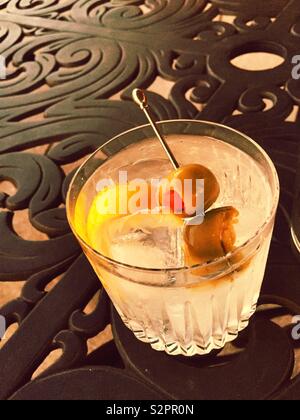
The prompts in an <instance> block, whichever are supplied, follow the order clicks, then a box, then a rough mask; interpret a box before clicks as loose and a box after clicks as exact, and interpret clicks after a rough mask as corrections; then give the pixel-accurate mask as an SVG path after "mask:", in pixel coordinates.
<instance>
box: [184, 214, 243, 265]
mask: <svg viewBox="0 0 300 420" xmlns="http://www.w3.org/2000/svg"><path fill="white" fill-rule="evenodd" d="M238 215H239V212H238V211H237V210H236V209H235V208H234V207H221V208H218V209H214V210H211V211H209V212H207V213H206V214H205V217H204V220H203V223H202V224H199V225H189V224H187V225H186V227H185V232H184V240H185V244H186V247H187V255H188V256H189V257H190V261H192V262H193V263H194V264H201V263H205V262H208V261H212V260H214V259H216V258H219V257H223V256H225V255H226V254H227V253H228V252H230V251H232V250H233V249H234V244H235V240H236V234H235V230H234V224H235V223H236V222H237V217H238Z"/></svg>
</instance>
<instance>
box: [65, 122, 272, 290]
mask: <svg viewBox="0 0 300 420" xmlns="http://www.w3.org/2000/svg"><path fill="white" fill-rule="evenodd" d="M175 122H178V123H180V122H182V123H193V124H194V123H196V124H198V123H200V124H204V125H207V126H214V127H218V128H221V129H225V130H226V131H231V132H233V133H235V134H237V135H239V136H242V137H243V138H244V139H245V140H247V141H248V142H249V143H251V144H252V145H253V146H254V147H255V148H256V149H257V150H258V151H259V152H260V153H261V155H262V156H263V157H264V159H265V160H266V162H267V164H268V165H269V167H270V168H271V170H272V176H273V180H274V184H275V194H274V195H273V199H272V203H273V204H272V207H271V210H270V212H269V215H268V216H267V217H266V218H265V221H264V222H263V223H262V224H261V225H260V227H259V229H258V230H257V231H256V233H255V234H254V235H253V236H251V237H250V238H249V239H248V240H247V241H245V242H244V243H243V244H241V245H239V246H238V247H237V248H235V249H234V250H233V251H231V252H229V253H227V254H226V255H224V256H222V257H219V258H215V259H214V260H212V261H209V262H206V263H199V264H194V265H190V266H182V267H174V268H147V267H141V266H134V265H131V264H126V263H123V262H121V261H117V260H114V259H113V258H110V257H108V256H106V255H104V254H102V253H101V252H99V251H97V250H96V249H94V248H93V247H92V246H91V245H89V244H88V243H87V242H86V241H85V240H84V239H83V238H82V237H81V236H80V235H79V234H78V233H77V232H76V229H75V228H74V226H73V223H72V220H71V217H70V214H69V208H70V206H69V202H70V193H71V189H72V186H73V184H74V182H75V181H76V178H77V176H78V174H79V173H80V171H81V170H82V169H83V167H84V166H85V165H86V164H87V163H88V162H89V161H90V160H91V159H93V157H94V156H95V155H96V154H97V153H99V151H101V150H102V149H103V148H104V147H105V146H107V145H108V144H109V143H111V142H113V141H115V140H117V139H118V138H119V137H121V136H124V135H126V134H129V133H131V132H133V131H137V130H141V129H144V128H148V127H151V125H150V124H143V125H139V126H137V127H133V128H130V129H128V130H125V131H122V132H121V133H119V134H117V135H115V136H114V137H112V138H111V139H109V140H108V141H106V142H105V143H104V144H103V145H102V146H100V147H99V148H97V150H95V151H94V152H93V153H92V154H91V155H90V156H89V157H87V159H86V160H85V161H84V162H83V163H82V164H81V165H80V166H79V168H78V169H77V171H76V172H75V174H74V175H73V177H72V179H71V182H70V184H69V187H68V192H67V196H66V213H67V219H68V222H69V225H70V227H71V229H72V231H73V233H74V235H75V236H76V238H77V239H78V241H79V242H82V243H83V244H84V246H85V247H87V248H88V250H89V251H91V252H92V253H93V254H95V256H96V257H98V258H100V259H102V260H104V261H106V262H107V263H109V264H113V265H115V266H118V267H121V268H125V269H130V270H134V271H138V272H148V273H149V272H150V273H151V272H153V273H166V272H171V273H178V272H184V271H192V270H196V269H200V268H208V267H214V266H215V265H217V264H219V263H222V262H226V261H227V260H229V259H230V258H232V257H234V256H235V255H237V254H238V253H239V252H241V251H242V250H243V249H245V248H246V247H248V246H250V245H251V244H252V243H253V242H254V241H255V240H256V239H257V237H258V236H259V235H261V234H262V233H263V232H264V231H265V230H266V229H267V228H268V226H269V225H270V223H271V221H272V220H273V217H274V216H275V214H276V210H277V206H278V202H279V195H280V183H279V178H278V174H277V170H276V168H275V165H274V163H273V161H272V159H271V158H270V156H269V155H268V154H267V152H266V151H265V150H264V149H263V147H261V146H260V145H259V144H258V143H257V142H256V141H254V140H253V139H252V138H251V137H250V136H248V135H247V134H244V133H242V132H240V131H239V130H236V129H235V128H232V127H229V126H226V125H224V124H220V123H215V122H212V121H205V120H193V119H183V118H178V119H171V120H162V121H158V122H157V124H158V125H162V124H168V123H175ZM179 134H180V133H179ZM208 137H209V136H208ZM215 139H216V140H220V141H224V142H226V141H225V140H222V139H220V138H215ZM144 140H145V139H144ZM226 143H228V142H226ZM228 144H229V143H228ZM125 147H127V146H124V148H125ZM233 147H236V148H238V147H237V146H233ZM239 150H241V149H239ZM245 153H246V152H245ZM243 260H244V259H243ZM233 268H234V267H233ZM226 271H227V270H226ZM200 277H201V276H200ZM215 277H216V276H214V277H212V279H211V280H213V279H214V278H215ZM129 281H133V280H129ZM136 283H139V282H136Z"/></svg>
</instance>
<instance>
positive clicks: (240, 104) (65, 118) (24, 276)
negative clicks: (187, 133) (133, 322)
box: [0, 0, 300, 399]
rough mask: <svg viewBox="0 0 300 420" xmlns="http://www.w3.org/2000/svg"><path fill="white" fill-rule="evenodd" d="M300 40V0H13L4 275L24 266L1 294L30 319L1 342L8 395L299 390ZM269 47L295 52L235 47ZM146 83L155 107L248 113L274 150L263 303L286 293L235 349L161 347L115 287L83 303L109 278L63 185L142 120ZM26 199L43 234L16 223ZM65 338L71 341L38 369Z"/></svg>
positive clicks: (259, 394)
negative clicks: (276, 199)
mask: <svg viewBox="0 0 300 420" xmlns="http://www.w3.org/2000/svg"><path fill="white" fill-rule="evenodd" d="M220 15H222V16H226V15H230V16H231V19H220ZM229 22H230V23H229ZM299 41H300V2H299V0H290V1H289V0H265V1H260V0H253V1H251V2H249V1H248V0H235V1H227V0H210V1H208V0H147V1H139V0H135V1H134V0H132V1H130V0H128V1H127V0H111V2H106V1H105V0H65V1H58V0H42V1H34V0H32V1H31V0H10V1H8V0H0V54H1V57H2V62H3V58H4V61H5V62H6V78H5V79H2V80H0V181H3V180H9V181H12V182H13V184H14V185H15V186H16V193H15V194H12V195H11V196H9V195H8V194H6V193H5V192H4V190H2V189H1V185H2V184H1V183H0V206H1V211H0V235H1V241H0V280H1V290H5V288H6V282H7V281H25V283H24V287H23V290H22V293H21V296H20V297H18V298H16V299H15V300H13V301H10V302H8V303H7V304H5V306H3V307H2V309H1V314H2V315H3V316H4V317H5V319H6V321H7V325H8V326H9V325H10V324H13V323H16V322H17V323H18V324H19V328H18V330H17V331H16V332H15V333H14V334H13V336H12V337H11V338H10V339H9V340H7V341H6V342H5V345H4V346H3V347H2V348H1V350H0V398H2V399H6V398H11V397H13V398H16V399H19V398H23V399H24V398H50V399H51V398H70V399H77V398H100V399H115V398H116V399H130V398H131V399H155V398H171V399H245V398H248V399H263V398H268V399H274V398H276V399H290V398H294V399H299V398H300V375H296V376H295V375H294V377H293V378H292V372H293V367H294V361H295V358H294V355H295V351H296V350H297V347H299V344H300V340H298V341H297V340H293V339H292V337H291V329H292V328H293V325H292V324H289V325H286V326H285V327H280V326H279V325H278V324H276V323H274V322H271V321H270V319H273V318H274V317H276V316H278V315H284V314H286V315H288V314H290V315H295V314H300V264H299V262H298V260H297V259H296V258H295V257H294V255H293V253H292V251H291V248H290V232H289V214H290V211H291V206H292V201H293V185H294V179H295V172H296V162H297V160H296V159H297V153H298V144H299V136H300V118H299V113H298V112H297V110H298V105H299V104H300V81H297V80H295V79H293V78H292V69H293V64H292V58H293V57H294V56H296V55H299V54H300V42H299ZM258 51H262V52H269V53H273V54H276V55H278V56H280V57H282V58H283V60H282V61H283V62H282V64H279V65H278V66H277V67H275V68H272V69H265V70H260V71H249V70H244V69H241V68H239V67H237V66H236V65H234V64H233V63H232V60H233V59H234V58H235V57H238V56H240V55H242V54H244V53H252V52H258ZM157 80H160V81H161V82H164V81H168V84H167V86H168V87H169V92H168V96H167V98H165V97H163V96H162V95H160V94H159V93H157V92H155V89H154V86H155V83H156V82H157ZM169 82H170V83H169ZM133 87H141V88H148V89H149V90H150V91H151V92H152V93H151V94H150V101H151V106H152V108H153V109H154V111H155V113H156V117H157V118H159V119H171V118H193V119H202V120H213V121H218V122H223V123H225V124H228V125H230V126H233V127H236V128H238V129H239V130H241V131H243V132H245V133H247V134H250V135H251V136H252V137H253V138H254V139H255V140H256V141H258V142H259V143H260V144H261V145H263V147H264V148H265V149H266V150H267V152H268V153H269V154H270V156H271V157H272V158H273V160H274V162H275V164H276V166H277V169H278V172H279V176H280V180H281V188H282V192H281V205H280V209H279V212H278V217H277V223H276V227H275V235H274V240H273V243H272V248H271V254H270V257H269V261H268V266H267V272H266V277H265V281H264V285H263V290H262V295H261V303H269V304H277V305H280V306H279V307H278V308H275V309H269V310H267V309H266V308H264V310H260V311H259V312H258V313H257V314H256V315H255V317H254V319H253V321H252V323H251V326H250V327H249V328H248V329H247V331H246V332H245V333H244V334H242V335H241V337H240V338H239V340H238V341H237V342H236V343H235V348H236V349H239V351H236V352H235V353H234V354H231V355H228V354H227V355H223V356H222V355H212V356H211V357H207V358H191V359H187V358H179V357H170V356H167V355H165V354H162V353H159V352H155V351H153V350H151V349H150V347H148V346H147V345H144V344H142V343H140V342H138V341H137V340H136V339H135V338H134V337H133V335H132V334H131V332H130V331H129V330H127V329H126V328H125V327H123V325H122V323H121V322H120V320H119V319H118V317H117V316H116V314H115V313H114V312H113V311H111V309H110V303H109V301H108V298H107V296H106V295H105V293H104V292H103V291H100V294H99V298H98V303H97V305H96V307H95V308H94V310H93V311H92V312H91V313H89V314H85V312H84V309H85V307H86V305H87V304H88V302H89V301H90V300H91V299H92V297H93V296H94V295H95V293H96V292H97V291H98V290H99V287H100V284H99V281H98V280H97V279H96V276H95V275H94V273H93V272H92V269H91V268H90V266H89V264H88V263H87V261H86V259H85V257H84V256H83V255H82V254H81V251H80V249H79V246H78V244H77V242H76V240H75V239H74V237H73V236H72V234H71V233H70V229H69V227H68V223H67V221H66V216H65V208H64V202H65V195H66V190H67V187H68V183H69V181H70V178H71V176H72V173H73V171H74V168H76V167H77V166H78V164H79V161H80V160H81V159H82V158H84V157H85V156H86V155H87V154H88V153H89V152H91V151H93V150H95V149H96V148H97V147H99V146H100V145H101V144H102V143H103V142H105V141H106V140H107V139H109V138H110V137H112V136H113V135H115V134H117V133H119V132H121V131H123V130H125V129H128V128H131V127H133V126H136V125H138V124H142V123H144V122H145V120H144V117H143V115H142V113H141V112H140V111H139V110H138V109H137V107H136V106H135V105H134V104H133V103H132V102H131V100H130V93H131V90H132V88H133ZM266 100H268V101H266ZM266 103H269V106H266ZM293 111H294V112H293ZM291 115H295V118H292V117H291ZM38 146H40V147H39V148H38V149H37V147H38ZM32 148H35V149H34V150H32ZM37 150H41V151H42V152H41V153H37ZM70 168H72V171H71V172H70ZM1 191H2V192H1ZM24 209H28V211H26V215H28V219H29V221H30V224H31V225H32V227H33V228H34V229H35V230H37V231H38V232H40V233H41V236H42V237H43V238H44V236H45V235H46V236H45V239H43V240H39V241H36V240H30V239H28V238H22V237H21V236H20V235H18V234H17V233H16V232H15V230H14V224H15V220H16V219H17V217H18V214H19V213H20V212H21V211H22V210H24ZM57 278H58V279H59V280H57V284H56V285H55V286H54V287H52V288H51V290H50V291H49V292H46V291H45V289H46V288H47V285H49V284H50V283H51V282H52V281H53V279H57ZM286 319H288V318H286ZM110 323H112V325H113V334H114V341H110V342H109V343H107V344H105V345H103V346H101V347H100V348H97V349H96V350H94V351H93V352H92V353H91V354H89V355H87V340H88V339H90V338H91V337H94V336H96V335H97V334H98V333H99V332H101V331H103V330H104V329H105V327H106V326H107V325H108V324H110ZM57 348H61V349H62V350H63V354H62V356H61V357H60V358H59V359H58V360H57V361H56V362H55V363H54V364H53V365H52V366H50V368H48V369H47V370H46V371H44V372H43V373H42V375H41V376H40V377H39V378H38V380H37V381H34V382H32V381H30V379H31V377H32V374H33V373H34V371H35V370H36V369H37V367H38V366H39V365H40V364H41V363H42V361H43V360H44V359H45V357H46V356H47V355H48V354H49V353H50V352H51V351H52V350H54V349H57ZM212 366H213V367H212ZM70 383H72V386H70ZM83 384H84V386H83Z"/></svg>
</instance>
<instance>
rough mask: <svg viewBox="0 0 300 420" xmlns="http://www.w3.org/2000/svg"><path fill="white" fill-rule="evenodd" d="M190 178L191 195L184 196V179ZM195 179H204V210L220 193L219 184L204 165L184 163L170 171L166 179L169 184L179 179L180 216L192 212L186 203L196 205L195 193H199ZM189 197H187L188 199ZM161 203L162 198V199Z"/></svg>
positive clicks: (173, 183)
mask: <svg viewBox="0 0 300 420" xmlns="http://www.w3.org/2000/svg"><path fill="white" fill-rule="evenodd" d="M185 180H191V181H192V182H191V187H192V197H185V196H184V181H185ZM197 180H204V210H205V211H206V210H207V209H209V208H210V207H211V205H212V204H213V203H214V202H215V201H216V200H217V198H218V196H219V193H220V186H219V183H218V181H217V178H216V177H215V175H214V174H213V173H212V172H211V171H210V170H209V169H208V168H206V167H205V166H202V165H199V164H190V165H184V166H181V167H180V168H178V169H177V170H176V171H175V172H172V173H171V174H170V175H169V176H168V181H169V182H170V183H171V185H175V187H174V189H175V190H176V181H180V185H181V188H182V191H180V193H181V194H182V201H183V212H182V215H181V216H182V217H192V216H193V215H194V213H191V212H190V211H189V208H188V203H190V205H192V206H193V208H195V207H196V205H197V194H199V191H197V190H198V184H197ZM188 198H189V199H188ZM162 203H163V200H162Z"/></svg>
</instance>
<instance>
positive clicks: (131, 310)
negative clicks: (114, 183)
mask: <svg viewBox="0 0 300 420" xmlns="http://www.w3.org/2000/svg"><path fill="white" fill-rule="evenodd" d="M159 128H160V130H161V132H162V133H163V134H164V135H165V137H166V139H167V141H168V143H169V146H170V147H171V149H172V151H173V153H174V155H175V156H176V158H177V160H178V161H179V163H180V165H184V164H189V163H199V164H202V165H205V166H206V167H207V168H209V169H210V170H211V171H212V172H213V173H214V174H215V176H216V177H217V180H218V182H219V185H220V191H221V192H220V195H219V197H218V199H217V201H216V202H215V203H214V205H213V208H217V207H221V206H234V207H235V208H236V209H237V210H238V211H239V222H238V223H237V225H236V226H235V230H236V244H235V245H236V246H235V249H234V250H233V251H232V252H230V253H229V254H228V255H225V256H223V257H220V258H217V259H215V260H212V261H208V262H205V263H204V264H194V265H192V266H189V265H186V264H184V263H182V262H180V263H178V266H176V265H174V264H173V262H172V263H170V261H174V260H176V258H177V255H175V254H174V252H175V251H174V249H176V247H175V248H174V247H168V244H170V243H171V242H172V241H173V242H174V241H175V242H176V238H173V237H167V236H166V237H165V239H163V238H160V241H158V242H157V243H155V242H154V243H151V244H150V245H149V244H148V243H147V244H146V245H145V242H142V241H141V243H139V242H137V243H136V242H134V243H132V244H130V246H131V247H129V248H126V259H125V260H124V258H123V260H122V259H121V258H113V257H111V256H107V254H105V253H101V252H99V249H96V247H95V246H93V245H92V244H91V241H90V237H89V235H88V234H87V230H90V231H91V235H94V237H95V238H96V240H98V239H99V240H100V239H101V235H102V231H101V229H100V230H97V223H96V222H95V218H94V219H92V221H91V220H90V221H88V220H89V217H90V214H91V207H92V206H93V202H94V199H95V197H96V195H97V194H98V185H99V182H100V181H101V180H102V179H104V178H107V177H108V176H109V177H110V178H112V179H115V180H117V179H118V174H119V173H120V171H127V173H128V179H129V180H130V179H134V178H136V177H138V178H143V179H149V178H151V177H153V176H155V177H157V176H159V177H164V176H166V174H168V173H169V172H170V170H172V167H171V165H170V162H169V161H168V159H167V157H166V155H165V154H164V151H163V149H162V147H161V145H160V144H159V142H158V140H157V139H156V138H155V137H154V135H153V132H152V129H151V127H150V126H149V125H144V126H141V127H137V128H134V129H132V130H129V131H126V132H125V133H122V134H120V135H118V136H116V137H114V138H113V139H111V140H110V141H108V142H107V143H106V144H104V145H103V146H102V147H100V148H99V149H98V150H97V151H96V152H95V153H94V154H93V155H92V156H91V157H90V158H89V159H88V160H87V161H86V162H85V163H84V164H83V165H82V166H81V167H80V169H79V170H78V171H77V173H76V175H75V176H74V178H73V180H72V182H71V185H70V188H69V192H68V197H67V214H68V220H69V223H70V225H71V228H72V230H73V232H74V234H75V235H76V237H77V238H78V240H79V242H80V244H81V246H82V248H83V250H84V252H85V254H86V256H87V258H88V259H89V261H90V263H91V264H92V266H93V268H94V270H95V272H96V273H97V275H98V277H99V279H100V281H101V282H102V284H103V286H104V288H105V289H106V291H107V293H108V295H109V296H110V298H111V300H112V302H113V304H114V306H115V308H116V310H117V311H118V313H119V315H120V316H121V318H122V320H123V322H124V323H125V325H126V326H127V327H128V328H130V329H131V330H132V331H133V333H134V334H135V336H136V337H137V338H138V339H139V340H141V341H143V342H146V343H149V344H150V345H151V346H152V347H153V349H156V350H160V351H165V352H167V353H168V354H171V355H178V354H181V355H186V356H192V355H195V354H199V355H202V354H207V353H209V352H210V351H212V350H213V349H220V348H222V347H223V346H224V345H225V344H226V343H227V342H229V341H232V340H234V339H235V338H236V337H237V335H238V333H239V331H241V330H243V329H244V328H245V327H246V326H247V325H248V323H249V319H250V317H251V316H252V315H253V313H254V312H255V310H256V305H257V300H258V297H259V293H260V289H261V284H262V281H263V277H264V271H265V266H266V261H267V257H268V252H269V246H270V241H271V236H272V229H273V225H274V218H275V213H276V209H277V205H278V199H279V183H278V177H277V174H276V170H275V168H274V165H273V163H272V161H271V160H270V158H269V157H268V156H267V154H266V153H265V152H264V150H263V149H262V148H261V147H260V146H259V145H257V144H256V143H255V142H254V141H253V140H251V139H250V138H249V137H247V136H245V135H243V134H241V133H239V132H238V131H236V130H233V129H231V128H228V127H225V126H222V125H219V124H215V123H210V122H204V121H196V120H172V121H163V122H160V123H159ZM93 223H95V224H94V228H93ZM91 225H92V229H91ZM114 242H115V241H114V239H112V246H116V248H115V249H116V250H118V252H123V251H124V249H123V248H122V247H123V245H122V242H119V243H114ZM113 243H114V244H113ZM127 245H128V244H127ZM128 249H131V250H132V252H128ZM116 252H117V251H116ZM118 255H119V254H118ZM120 255H121V254H120ZM82 281H84V279H82Z"/></svg>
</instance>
